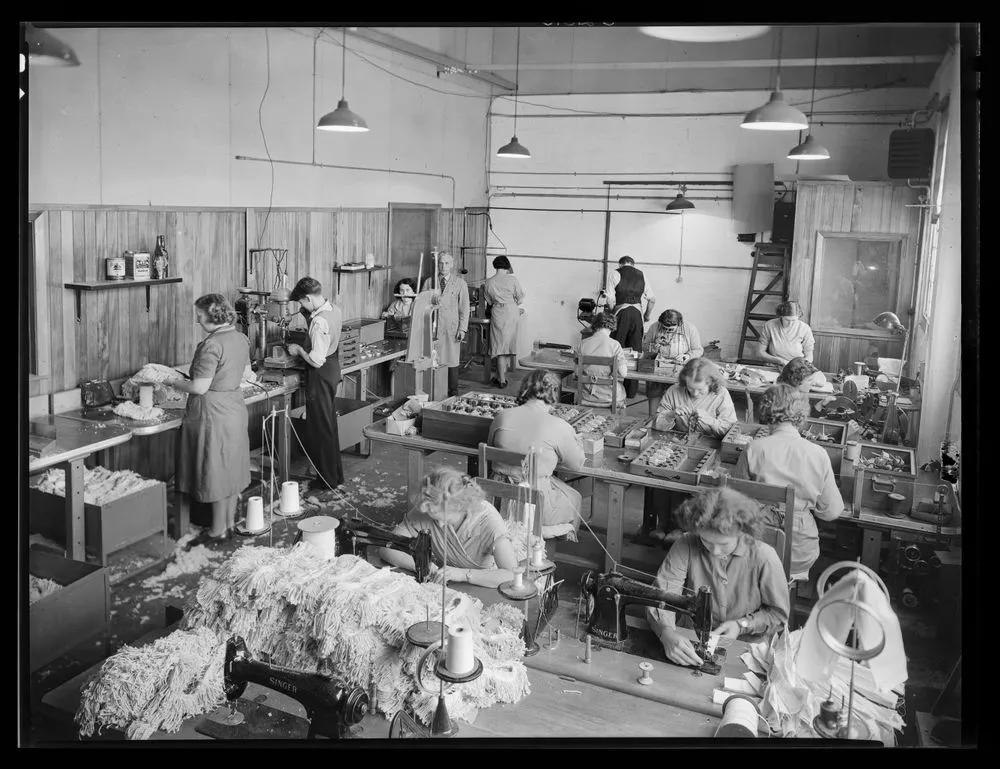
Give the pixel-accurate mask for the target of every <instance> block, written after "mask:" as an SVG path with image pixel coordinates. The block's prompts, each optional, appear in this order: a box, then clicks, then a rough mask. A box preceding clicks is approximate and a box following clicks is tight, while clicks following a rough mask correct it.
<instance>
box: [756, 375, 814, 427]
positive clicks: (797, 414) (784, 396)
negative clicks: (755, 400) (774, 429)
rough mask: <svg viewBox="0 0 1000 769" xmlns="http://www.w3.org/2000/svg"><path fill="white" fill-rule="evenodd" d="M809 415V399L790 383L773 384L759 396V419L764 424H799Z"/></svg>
mask: <svg viewBox="0 0 1000 769" xmlns="http://www.w3.org/2000/svg"><path fill="white" fill-rule="evenodd" d="M807 416H809V399H808V398H807V397H806V396H805V394H804V393H801V392H799V391H798V390H797V389H795V388H794V387H792V386H791V385H790V384H784V383H782V384H775V385H771V386H770V387H768V388H767V389H766V390H765V391H764V394H763V395H762V396H760V421H761V424H765V425H776V424H780V423H781V422H790V423H791V424H793V425H800V424H802V421H803V420H804V419H805V418H806V417H807Z"/></svg>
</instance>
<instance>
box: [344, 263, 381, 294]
mask: <svg viewBox="0 0 1000 769" xmlns="http://www.w3.org/2000/svg"><path fill="white" fill-rule="evenodd" d="M388 269H389V265H388V264H376V265H375V266H374V267H362V268H361V269H357V270H345V269H343V268H342V267H334V268H333V271H334V272H335V273H337V293H338V294H339V293H340V276H341V275H353V274H354V273H358V274H360V273H362V272H367V273H368V288H369V289H370V288H371V287H372V273H373V272H378V271H379V270H388Z"/></svg>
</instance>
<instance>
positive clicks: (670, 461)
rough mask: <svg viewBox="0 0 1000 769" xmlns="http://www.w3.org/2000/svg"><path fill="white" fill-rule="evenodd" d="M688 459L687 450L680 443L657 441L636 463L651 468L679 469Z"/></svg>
mask: <svg viewBox="0 0 1000 769" xmlns="http://www.w3.org/2000/svg"><path fill="white" fill-rule="evenodd" d="M687 457H688V450H687V448H686V447H684V446H681V445H680V444H679V443H672V442H664V441H657V442H656V443H654V444H653V445H652V446H650V447H649V448H648V449H646V450H645V451H644V452H642V453H641V454H640V455H639V456H638V457H637V458H636V461H637V462H639V463H641V464H645V465H649V466H650V467H677V465H679V464H680V463H681V462H683V461H684V460H685V459H687Z"/></svg>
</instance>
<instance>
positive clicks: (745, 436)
mask: <svg viewBox="0 0 1000 769" xmlns="http://www.w3.org/2000/svg"><path fill="white" fill-rule="evenodd" d="M766 434H767V433H766V432H764V431H763V430H761V428H759V427H757V428H756V429H754V430H753V432H744V431H743V429H742V428H741V426H740V425H733V426H732V427H731V428H730V429H729V432H728V433H726V435H725V437H723V439H722V441H723V443H736V444H744V445H745V444H747V443H750V442H751V441H753V440H754V439H755V438H760V437H762V436H763V435H766Z"/></svg>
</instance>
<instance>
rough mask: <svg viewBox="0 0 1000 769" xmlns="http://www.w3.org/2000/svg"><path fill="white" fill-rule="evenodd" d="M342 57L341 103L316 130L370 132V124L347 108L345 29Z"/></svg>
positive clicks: (345, 29)
mask: <svg viewBox="0 0 1000 769" xmlns="http://www.w3.org/2000/svg"><path fill="white" fill-rule="evenodd" d="M341 49H342V57H341V67H340V101H338V102H337V109H335V110H334V111H333V112H328V113H326V114H325V115H323V117H321V118H320V119H319V123H318V124H317V125H316V128H317V129H318V130H320V131H350V132H354V133H360V132H362V131H367V130H368V123H366V122H365V119H364V118H363V117H361V115H358V114H357V113H355V112H351V109H350V108H349V107H348V106H347V99H345V98H344V85H345V83H346V82H347V28H346V27H345V28H344V42H343V44H342V45H341Z"/></svg>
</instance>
